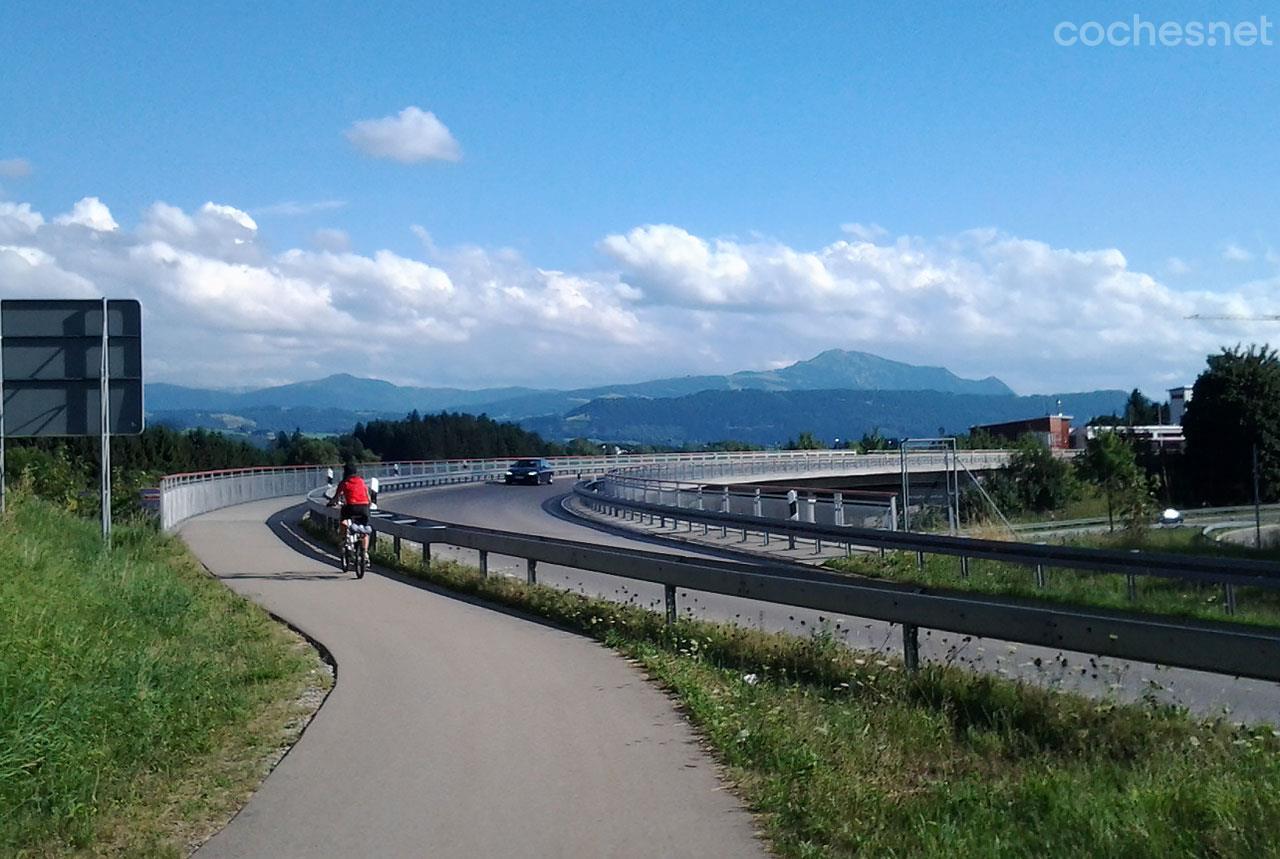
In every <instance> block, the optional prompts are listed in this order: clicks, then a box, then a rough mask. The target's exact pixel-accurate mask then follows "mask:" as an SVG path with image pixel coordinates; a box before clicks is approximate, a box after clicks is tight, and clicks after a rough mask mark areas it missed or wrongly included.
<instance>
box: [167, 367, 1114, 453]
mask: <svg viewBox="0 0 1280 859" xmlns="http://www.w3.org/2000/svg"><path fill="white" fill-rule="evenodd" d="M854 392H874V393H875V396H870V397H868V396H866V395H865V394H864V395H863V396H862V397H861V399H858V398H854V399H850V398H849V396H847V395H851V394H853V393H854ZM908 392H910V393H909V394H908ZM890 394H896V395H899V396H890ZM146 396H147V411H148V416H149V417H148V419H149V420H150V421H151V422H153V423H163V424H167V425H170V426H175V427H199V426H202V427H208V428H214V429H230V430H237V431H242V432H249V433H253V432H267V431H274V430H279V429H286V430H292V429H294V428H295V427H296V428H300V429H302V430H303V431H306V432H348V431H350V429H351V428H352V427H353V426H354V425H355V424H356V422H358V421H368V420H371V419H374V418H385V417H389V418H400V417H403V416H404V415H405V414H407V413H408V412H410V411H413V410H415V409H416V410H417V411H419V412H421V413H431V412H439V411H466V412H471V413H474V414H481V413H483V414H487V415H489V416H490V417H492V418H497V419H501V420H510V421H518V422H520V423H522V424H523V425H525V426H527V427H529V428H531V429H537V430H538V431H539V432H542V433H544V434H545V435H547V436H548V437H549V438H560V437H574V436H581V435H586V436H589V437H592V438H607V439H609V440H617V441H630V442H659V441H665V442H675V441H676V440H680V441H681V442H683V441H692V442H699V441H712V440H717V439H724V438H731V437H732V438H737V439H740V440H743V441H756V442H758V443H764V444H769V443H776V442H779V441H782V440H783V439H785V438H786V437H787V436H789V435H791V436H793V435H795V434H796V433H798V432H800V431H802V430H811V431H815V432H820V431H819V430H818V429H817V426H818V424H816V423H814V421H815V420H816V419H817V418H818V417H819V416H821V415H822V414H824V412H823V408H824V407H823V406H822V403H826V404H827V408H828V409H830V408H836V407H837V405H838V409H839V410H842V411H841V413H842V414H844V415H845V416H844V417H843V418H842V419H841V421H842V424H841V426H842V429H843V434H844V435H852V434H854V432H855V429H854V427H853V425H852V424H850V422H849V420H850V416H851V415H853V414H855V413H856V414H857V415H859V416H860V417H859V418H858V421H859V423H858V426H864V425H865V426H866V428H867V429H868V430H869V429H872V428H875V427H879V428H880V429H881V430H882V431H884V432H886V433H887V434H890V430H891V429H893V428H895V427H897V426H901V427H903V428H904V430H906V429H909V430H910V431H909V432H904V433H902V434H910V435H918V434H920V432H921V431H923V432H927V433H929V434H932V433H934V432H936V431H937V428H938V427H939V426H946V427H948V428H949V429H951V430H953V431H955V430H961V429H967V427H968V425H969V424H968V423H965V422H966V421H969V422H970V423H981V422H988V421H997V420H1005V419H1013V418H1018V417H1032V416H1035V415H1038V414H1044V412H1045V408H1046V406H1045V403H1049V404H1050V405H1053V406H1055V407H1056V404H1055V403H1056V400H1058V399H1062V400H1063V408H1068V409H1069V408H1077V411H1078V413H1079V414H1081V415H1086V416H1088V417H1092V416H1093V415H1094V414H1109V413H1111V412H1112V411H1115V410H1117V409H1120V408H1122V407H1123V402H1124V397H1125V393H1124V392H1123V391H1101V392H1092V393H1090V394H1088V395H1084V394H1081V395H1073V394H1066V395H1049V396H1048V397H1040V398H1029V397H1018V396H1017V395H1015V394H1014V392H1013V391H1012V390H1011V389H1010V388H1009V387H1008V386H1007V385H1006V384H1005V383H1004V382H1002V381H1000V380H999V379H997V378H995V377H993V376H989V377H987V378H985V379H976V380H975V379H963V378H961V377H959V376H957V375H955V374H954V373H952V372H951V371H949V370H947V369H945V368H942V367H920V366H914V365H911V364H906V363H903V362H900V361H891V360H889V359H886V358H881V357H879V356H876V355H871V354H869V353H866V352H851V351H843V350H839V349H832V350H829V351H826V352H823V353H821V354H820V355H817V356H816V357H814V358H811V359H809V360H807V361H799V362H796V363H794V364H790V365H788V366H785V367H780V368H778V369H775V370H745V371H742V372H737V373H731V374H728V375H720V376H711V375H707V376H681V377H673V378H663V379H654V380H651V381H645V382H634V383H627V384H618V385H603V386H598V387H592V388H576V389H572V390H556V389H541V388H527V387H505V388H483V389H479V390H464V389H459V388H424V387H405V386H400V385H394V384H392V383H390V382H385V381H382V380H378V379H364V378H358V377H355V376H350V375H346V374H340V375H335V376H329V377H328V378H325V379H318V380H314V381H307V382H298V383H294V384H290V385H280V386H276V387H269V388H262V389H258V390H249V391H239V392H237V391H219V390H205V389H199V388H187V387H182V386H179V385H171V384H164V383H156V384H149V385H148V386H147V390H146ZM1073 398H1074V399H1073ZM1073 402H1078V403H1079V406H1078V407H1077V406H1069V405H1068V404H1069V403H1073ZM857 403H861V404H862V405H861V406H859V407H858V408H855V404H857ZM1094 409H1097V411H1091V410H1094ZM699 410H704V411H699ZM766 412H767V413H768V414H769V417H768V418H767V419H765V417H764V416H765V413H766ZM730 414H732V415H734V416H735V417H734V419H733V420H734V421H735V423H732V426H733V427H735V428H739V429H740V430H741V432H738V433H735V432H731V431H730V430H729V427H730V424H723V423H722V422H720V418H721V416H728V415H730ZM677 415H680V416H681V417H680V418H679V419H678V420H677V417H676V416H677ZM970 416H976V417H974V418H973V419H972V420H971V419H970ZM921 428H923V429H921ZM837 434H840V433H837ZM858 434H860V432H859V433H858ZM748 436H749V437H748Z"/></svg>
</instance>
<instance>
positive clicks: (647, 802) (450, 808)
mask: <svg viewBox="0 0 1280 859" xmlns="http://www.w3.org/2000/svg"><path fill="white" fill-rule="evenodd" d="M293 503H294V502H286V501H282V500H276V501H267V502H258V503H254V504H246V505H241V506H238V507H232V508H228V509H226V510H221V511H218V512H215V513H210V514H207V515H205V516H201V517H198V518H196V519H194V520H191V521H189V522H187V523H186V524H185V525H183V526H182V528H181V534H182V537H183V538H184V539H185V540H186V541H187V543H188V544H189V545H190V546H191V547H192V549H193V550H194V551H195V552H196V554H197V555H198V556H199V557H200V558H201V560H203V561H204V563H205V564H206V565H207V566H208V567H209V568H210V569H211V570H212V571H213V572H214V574H216V575H217V576H218V577H219V578H221V579H222V580H223V581H224V582H226V584H227V585H228V586H229V587H231V588H233V589H234V590H236V591H237V592H239V593H242V594H244V595H246V596H248V597H250V598H251V599H253V600H255V601H256V602H258V603H260V604H261V605H263V606H265V607H266V608H267V609H269V610H270V611H272V612H274V613H276V614H277V615H279V616H282V617H283V618H284V619H286V620H288V621H290V622H291V623H293V624H294V625H295V626H297V627H299V628H300V629H302V630H303V631H304V632H305V633H307V634H308V635H310V636H312V637H313V638H315V639H316V640H318V641H320V642H321V643H323V644H324V645H325V646H326V647H327V648H328V649H329V650H330V651H331V653H332V654H333V657H334V660H335V662H336V664H337V682H336V684H335V687H334V689H333V692H332V693H331V694H330V696H329V698H328V699H327V700H326V702H325V703H324V705H323V706H322V707H321V708H320V710H319V711H318V713H317V714H316V717H315V719H314V720H313V721H312V723H311V724H310V726H309V727H308V728H307V730H306V732H305V733H304V734H303V736H302V738H301V740H300V741H299V742H298V743H297V745H295V746H294V748H293V749H292V750H291V751H290V752H289V754H288V755H286V756H285V758H284V759H283V760H282V761H281V762H280V764H279V766H278V767H277V768H276V769H275V770H274V771H273V772H272V774H271V775H270V776H269V777H268V778H267V780H266V781H265V782H264V783H263V785H262V787H261V789H260V790H259V791H258V792H257V793H256V794H255V795H254V796H253V797H252V799H251V800H250V801H249V803H248V804H247V805H246V806H245V808H244V809H243V810H242V811H241V812H240V814H239V815H238V816H237V817H236V818H235V819H234V820H233V821H232V822H231V823H230V824H229V825H228V826H227V827H226V828H225V829H223V830H222V831H221V832H220V833H218V834H217V835H215V836H214V837H213V838H212V839H211V840H210V841H209V842H208V843H207V844H205V845H204V846H203V847H202V848H201V849H200V851H199V855H200V856H201V857H202V859H221V857H267V856H270V857H352V856H378V857H384V856H386V857H400V856H404V857H415V856H440V857H455V856H457V857H472V856H475V857H488V856H548V857H550V856H556V857H561V856H563V857H653V856H671V857H677V856H678V857H751V856H759V857H763V856H764V855H765V851H764V849H763V847H762V846H761V845H760V843H759V841H758V840H757V839H756V837H755V834H754V826H753V821H752V818H751V817H750V816H749V815H748V814H747V813H746V812H744V811H743V810H742V809H741V807H740V806H739V804H738V803H737V802H736V800H735V799H734V797H733V796H732V794H731V793H729V792H728V791H727V790H724V789H723V785H722V784H721V783H720V780H719V778H718V774H717V770H716V767H715V765H714V763H713V762H712V761H711V760H710V759H709V757H708V756H707V755H706V754H705V753H704V752H703V750H702V749H701V748H699V746H698V744H697V741H696V738H695V737H694V735H693V733H692V732H691V730H690V729H689V726H688V725H687V723H686V722H685V721H684V719H683V718H682V717H680V716H679V715H678V714H677V713H676V711H675V709H674V708H673V707H672V704H671V702H670V701H669V700H668V699H667V698H666V697H665V696H664V695H663V694H662V693H661V692H660V691H658V690H657V689H656V688H655V687H653V686H652V685H651V684H649V683H648V682H646V680H645V678H644V677H643V676H642V675H641V673H640V672H639V671H638V670H637V669H636V668H635V667H633V666H631V665H629V664H628V663H627V662H626V661H625V660H623V659H622V658H620V657H619V656H617V655H615V654H614V653H612V652H611V651H609V650H607V649H605V648H603V647H601V646H599V645H597V644H595V643H594V642H591V641H589V640H587V639H584V638H582V637H580V636H577V635H574V634H571V633H568V632H564V631H562V630H559V629H555V628H553V627H550V626H548V625H546V624H544V623H540V622H538V621H536V620H534V619H530V618H525V617H519V616H516V615H513V614H511V613H505V612H503V611H500V610H496V609H494V608H492V607H489V606H483V605H479V604H476V603H474V602H470V601H467V600H464V599H459V598H458V597H456V596H454V595H451V594H448V593H445V592H441V591H437V590H433V589H430V588H425V587H422V586H420V585H416V584H414V583H410V582H407V581H404V580H401V579H399V578H396V577H392V576H384V575H377V574H374V575H369V576H366V577H365V579H364V580H362V581H356V580H354V579H353V578H351V577H350V576H345V575H342V574H340V573H339V572H338V570H337V569H336V568H335V561H334V559H333V558H332V557H331V556H328V555H327V554H324V553H322V552H321V551H319V550H317V549H316V548H315V547H312V546H310V545H309V544H308V543H307V542H306V541H304V540H302V539H300V538H299V537H298V535H297V532H296V529H295V528H294V527H293V526H292V525H291V523H292V522H293V521H294V520H295V519H296V516H297V510H298V509H297V508H295V509H294V510H293V511H292V513H291V514H289V515H279V514H277V511H279V510H280V509H281V508H282V507H283V506H286V505H288V504H293Z"/></svg>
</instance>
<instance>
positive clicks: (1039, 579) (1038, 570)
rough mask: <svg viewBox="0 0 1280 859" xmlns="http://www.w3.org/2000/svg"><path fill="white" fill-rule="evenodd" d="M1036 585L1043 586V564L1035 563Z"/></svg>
mask: <svg viewBox="0 0 1280 859" xmlns="http://www.w3.org/2000/svg"><path fill="white" fill-rule="evenodd" d="M1036 587H1038V588H1043V587H1044V564H1036Z"/></svg>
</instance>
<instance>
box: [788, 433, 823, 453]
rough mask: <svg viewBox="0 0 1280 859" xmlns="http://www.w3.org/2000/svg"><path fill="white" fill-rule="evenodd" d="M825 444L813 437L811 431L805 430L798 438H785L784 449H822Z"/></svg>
mask: <svg viewBox="0 0 1280 859" xmlns="http://www.w3.org/2000/svg"><path fill="white" fill-rule="evenodd" d="M824 447H825V445H824V444H823V443H822V442H820V441H818V440H817V439H816V438H814V437H813V433H811V432H809V431H808V430H805V431H804V432H802V433H800V437H799V438H798V439H795V440H792V439H787V444H786V446H785V449H786V450H822V449H823V448H824Z"/></svg>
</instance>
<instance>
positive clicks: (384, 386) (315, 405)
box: [147, 349, 1013, 432]
mask: <svg viewBox="0 0 1280 859" xmlns="http://www.w3.org/2000/svg"><path fill="white" fill-rule="evenodd" d="M837 388H842V389H852V390H911V391H920V390H929V391H938V392H943V393H957V394H992V395H998V394H1003V395H1012V394H1013V391H1011V390H1010V389H1009V387H1008V386H1007V385H1005V384H1004V382H1001V381H1000V380H999V379H996V378H994V377H988V378H986V379H980V380H971V379H962V378H960V377H959V376H957V375H955V374H954V373H952V372H951V371H949V370H946V369H944V368H942V367H917V366H914V365H912V364H904V363H902V362H901V361H890V360H888V359H886V358H881V357H878V356H876V355H871V354H869V353H867V352H847V351H843V350H840V349H831V350H828V351H826V352H823V353H822V354H820V355H817V356H816V357H814V358H811V359H809V360H807V361H799V362H797V363H795V364H791V365H790V366H787V367H782V368H780V369H777V370H763V371H761V370H744V371H741V372H738V373H732V374H729V375H725V376H680V377H673V378H666V379H653V380H650V381H647V382H632V383H627V384H619V385H601V386H596V387H591V388H577V389H573V390H567V391H561V390H548V389H537V388H521V387H509V388H483V389H480V390H463V389H460V388H418V387H403V386H399V385H394V384H392V383H390V382H384V381H382V380H379V379H363V378H358V377H356V376H351V375H346V374H339V375H335V376H329V377H328V378H325V379H317V380H314V381H308V382H297V383H294V384H290V385H279V386H276V387H270V388H262V389H260V390H254V391H247V392H239V393H237V392H230V391H216V390H203V389H199V388H185V387H182V386H179V385H169V384H163V383H161V384H152V385H148V386H147V410H148V412H149V413H150V414H151V415H152V416H153V419H154V420H159V421H162V422H168V423H171V424H173V425H175V426H176V425H180V423H181V422H182V421H184V420H204V418H199V417H197V415H200V414H206V413H207V414H218V415H223V416H227V415H230V416H233V417H234V416H238V417H240V418H243V419H244V420H248V421H252V422H254V423H258V424H261V423H262V422H263V421H270V420H274V419H276V416H273V415H269V414H266V413H263V412H261V411H260V410H262V409H289V410H295V409H311V410H317V411H321V412H325V413H333V412H334V411H335V410H336V411H344V412H351V413H359V414H361V415H364V417H363V418H361V419H362V420H367V419H368V418H370V417H403V416H404V415H405V414H407V413H408V412H410V411H413V410H415V409H416V410H417V411H419V412H421V413H423V414H429V413H433V412H439V411H445V410H448V411H467V412H471V413H473V414H482V413H483V414H487V415H489V416H490V417H493V418H500V419H503V420H519V419H522V418H530V417H537V416H544V415H555V416H559V415H564V414H566V413H568V412H571V411H573V410H574V409H577V408H580V407H582V406H585V405H586V404H588V403H591V402H593V401H595V400H601V399H607V398H619V397H648V398H659V397H682V396H686V395H689V394H695V393H698V392H701V391H738V390H763V391H801V390H827V389H837ZM303 414H304V413H301V412H300V413H299V416H302V415H303ZM309 417H310V418H314V417H316V415H315V414H309ZM286 420H287V418H286ZM224 423H225V421H224ZM353 423H354V421H351V422H349V423H347V424H346V425H345V426H342V427H337V426H334V427H328V428H327V429H318V428H317V429H313V430H310V431H315V432H323V431H330V432H337V431H345V430H349V429H350V428H351V424H353ZM196 425H199V426H205V425H211V424H203V423H197V424H196ZM212 425H219V424H212ZM304 429H306V427H304Z"/></svg>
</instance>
